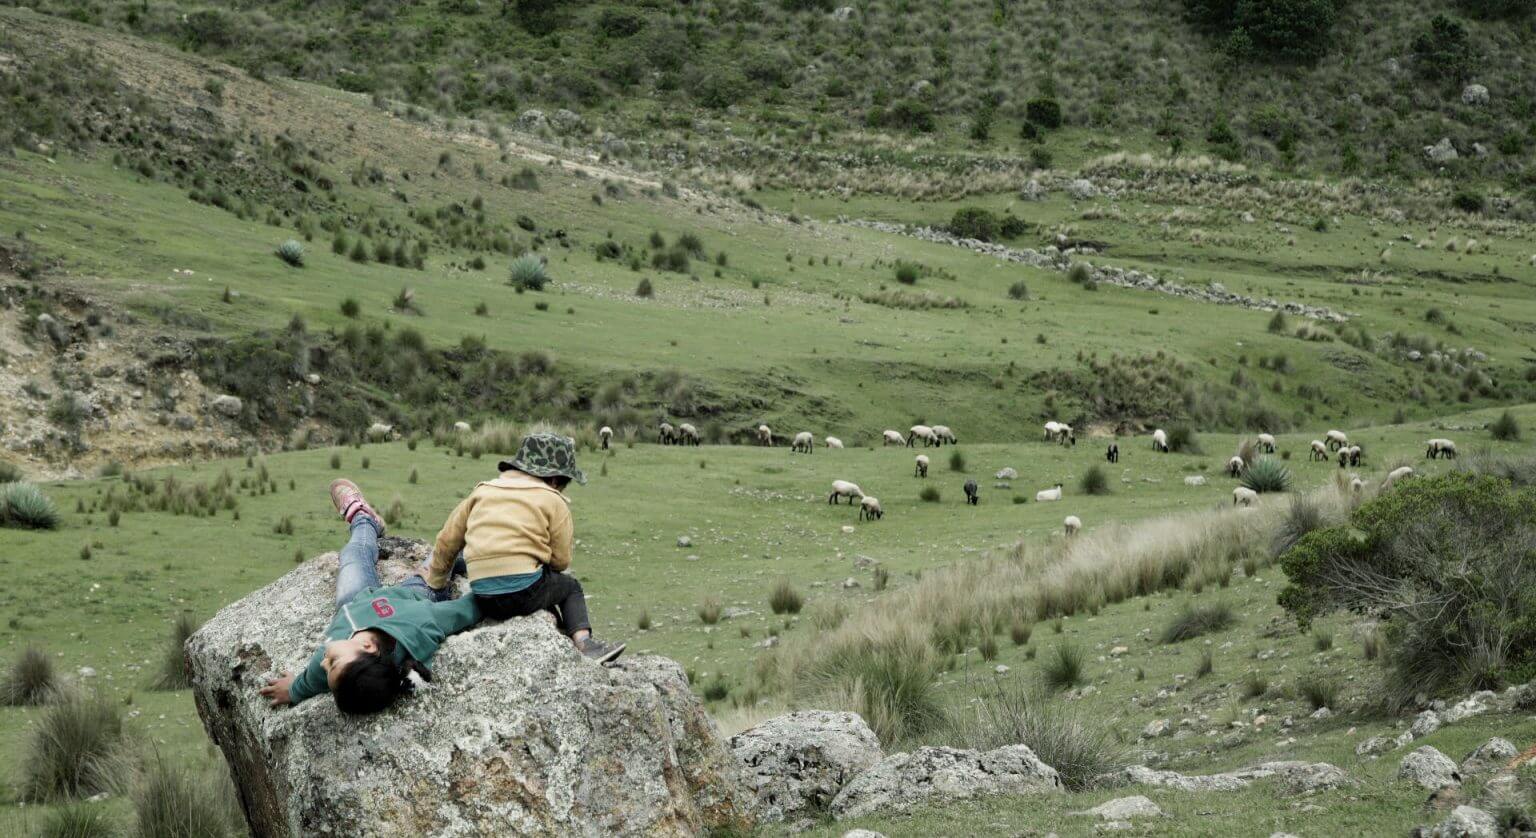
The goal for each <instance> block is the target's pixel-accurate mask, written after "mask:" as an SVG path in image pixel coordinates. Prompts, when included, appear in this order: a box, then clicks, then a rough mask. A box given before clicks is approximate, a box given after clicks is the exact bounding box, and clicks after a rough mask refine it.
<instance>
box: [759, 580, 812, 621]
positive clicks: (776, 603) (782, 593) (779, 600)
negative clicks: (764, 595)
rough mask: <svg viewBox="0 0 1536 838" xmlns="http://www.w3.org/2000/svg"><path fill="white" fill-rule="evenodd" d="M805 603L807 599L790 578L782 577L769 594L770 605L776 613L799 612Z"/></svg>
mask: <svg viewBox="0 0 1536 838" xmlns="http://www.w3.org/2000/svg"><path fill="white" fill-rule="evenodd" d="M804 605H805V599H804V598H803V597H801V596H800V592H799V591H797V590H795V586H794V585H791V584H790V583H789V580H788V579H780V580H779V582H778V584H777V585H774V586H773V590H772V591H771V592H769V594H768V607H769V608H772V609H773V613H775V614H799V613H800V609H801V607H802V606H804Z"/></svg>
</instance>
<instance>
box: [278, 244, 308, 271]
mask: <svg viewBox="0 0 1536 838" xmlns="http://www.w3.org/2000/svg"><path fill="white" fill-rule="evenodd" d="M277 258H279V259H281V260H283V261H284V262H287V263H288V264H290V265H292V266H294V267H295V268H302V267H304V245H302V244H300V243H299V241H298V240H297V239H289V240H288V241H285V242H283V243H282V244H280V245H278V246H277Z"/></svg>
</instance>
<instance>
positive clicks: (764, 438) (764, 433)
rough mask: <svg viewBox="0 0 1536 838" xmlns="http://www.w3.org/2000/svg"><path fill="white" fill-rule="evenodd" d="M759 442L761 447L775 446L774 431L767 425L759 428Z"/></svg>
mask: <svg viewBox="0 0 1536 838" xmlns="http://www.w3.org/2000/svg"><path fill="white" fill-rule="evenodd" d="M757 442H758V444H759V445H767V446H772V445H773V429H772V428H770V427H768V426H767V425H758V426H757Z"/></svg>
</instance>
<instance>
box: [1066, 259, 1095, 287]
mask: <svg viewBox="0 0 1536 838" xmlns="http://www.w3.org/2000/svg"><path fill="white" fill-rule="evenodd" d="M1067 279H1069V280H1071V281H1072V282H1074V283H1076V284H1078V285H1082V284H1084V283H1086V282H1088V281H1089V280H1091V279H1093V269H1092V268H1089V267H1088V266H1087V265H1086V264H1084V263H1082V262H1073V263H1072V267H1071V268H1068V269H1067Z"/></svg>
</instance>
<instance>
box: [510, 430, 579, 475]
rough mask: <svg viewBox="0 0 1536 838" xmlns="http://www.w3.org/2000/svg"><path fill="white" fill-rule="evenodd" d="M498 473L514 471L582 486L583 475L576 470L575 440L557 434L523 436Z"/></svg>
mask: <svg viewBox="0 0 1536 838" xmlns="http://www.w3.org/2000/svg"><path fill="white" fill-rule="evenodd" d="M498 468H500V469H501V470H502V471H506V470H507V469H514V468H515V469H517V470H518V471H521V472H524V473H527V474H531V475H533V476H534V477H569V478H570V479H572V480H574V481H576V482H577V483H582V484H585V483H586V482H587V476H586V475H585V474H583V473H582V471H581V469H579V468H577V467H576V440H574V439H571V438H570V437H568V436H560V435H559V434H550V433H538V434H529V435H528V436H525V437H523V444H522V445H520V446H518V449H517V454H516V455H515V456H513V457H512V459H510V460H503V461H502V462H501V463H500V465H499V466H498Z"/></svg>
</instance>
